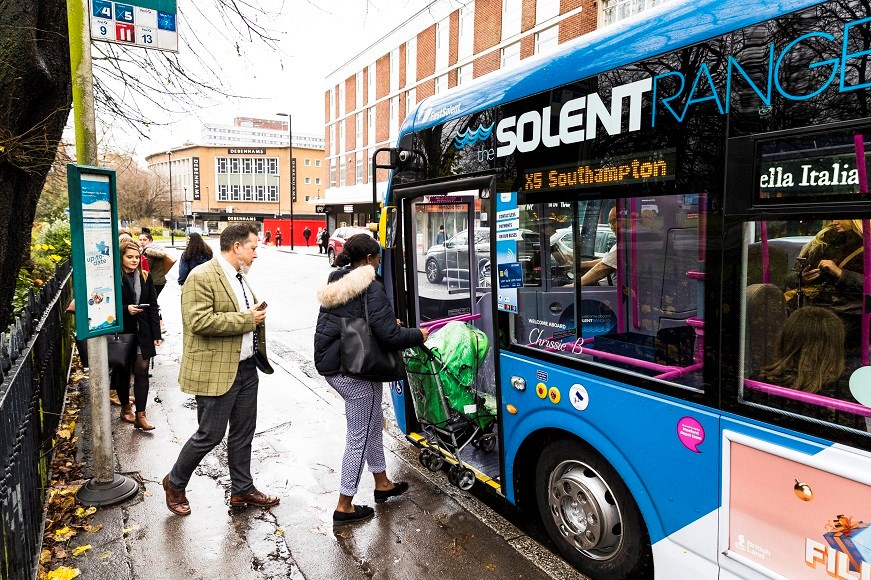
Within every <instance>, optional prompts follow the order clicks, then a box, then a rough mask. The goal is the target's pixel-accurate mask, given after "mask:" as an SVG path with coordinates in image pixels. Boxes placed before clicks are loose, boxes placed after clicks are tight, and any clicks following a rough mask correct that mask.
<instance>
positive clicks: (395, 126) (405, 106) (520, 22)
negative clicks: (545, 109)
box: [317, 0, 666, 229]
mask: <svg viewBox="0 0 871 580" xmlns="http://www.w3.org/2000/svg"><path fill="white" fill-rule="evenodd" d="M664 1H666V0H598V1H596V0H460V1H459V2H457V1H455V0H454V1H447V0H436V1H434V2H431V3H430V4H428V5H427V6H426V7H425V8H424V9H423V10H421V11H420V12H418V13H417V14H416V15H415V16H413V17H411V18H410V19H408V20H407V21H406V22H404V23H403V24H402V25H400V26H399V27H397V28H396V29H394V30H393V31H392V32H391V33H390V34H388V35H386V36H384V37H383V38H381V39H379V40H377V41H376V42H375V43H373V44H372V45H371V46H369V47H368V48H367V49H366V50H364V51H363V52H361V53H359V54H358V55H356V56H355V57H353V58H352V59H350V60H349V61H347V62H346V63H345V64H343V65H342V66H340V67H339V68H338V69H336V70H335V71H333V72H332V73H330V74H329V75H328V76H327V79H326V82H327V90H326V93H325V96H324V101H325V103H324V105H325V109H326V111H325V119H326V130H325V139H326V160H327V174H326V175H327V177H328V180H329V183H328V186H327V188H326V189H325V191H324V198H323V199H318V200H317V203H318V204H319V208H318V209H319V210H320V209H324V210H325V211H326V212H327V220H328V223H329V224H330V228H331V229H332V227H334V226H335V225H341V224H342V223H348V224H351V223H358V222H363V221H366V219H367V218H368V216H369V215H370V213H371V212H372V211H373V208H372V175H371V166H372V154H373V152H374V151H376V150H377V149H379V148H382V147H390V146H392V145H393V144H394V143H395V140H396V136H397V134H398V131H399V126H400V124H401V122H402V120H403V119H404V118H405V116H406V114H407V113H408V112H410V111H411V109H412V108H413V107H414V106H415V104H417V103H418V102H420V101H422V100H423V99H425V98H427V97H429V96H430V95H433V94H436V93H440V92H443V91H446V90H448V89H450V88H452V87H455V86H457V85H463V84H465V83H468V82H471V81H472V80H473V79H476V78H478V77H481V76H483V75H486V74H488V73H490V72H493V71H495V70H498V69H500V68H503V67H507V66H511V65H513V64H514V63H516V62H519V61H520V60H523V59H525V58H528V57H531V56H533V55H536V54H543V53H546V52H548V51H550V50H552V49H553V48H555V47H556V46H557V45H559V44H561V43H564V42H567V41H569V40H571V39H573V38H576V37H578V36H581V35H582V34H586V33H588V32H590V31H592V30H594V29H596V28H597V27H598V26H603V25H608V24H611V23H613V22H616V21H617V20H621V19H623V18H625V17H627V16H630V15H632V14H635V13H636V12H639V11H641V10H645V9H647V8H650V7H652V6H654V5H656V4H660V3H662V2H664ZM386 161H387V159H386V158H385V159H383V160H381V159H379V162H381V163H384V162H386ZM386 179H387V174H386V171H385V170H379V174H378V175H377V180H376V181H377V187H378V197H379V199H380V196H381V194H383V189H384V186H385V184H386Z"/></svg>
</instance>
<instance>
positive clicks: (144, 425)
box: [133, 411, 154, 431]
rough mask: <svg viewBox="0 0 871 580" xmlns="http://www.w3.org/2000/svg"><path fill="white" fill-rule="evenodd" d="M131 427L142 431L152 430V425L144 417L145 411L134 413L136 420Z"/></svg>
mask: <svg viewBox="0 0 871 580" xmlns="http://www.w3.org/2000/svg"><path fill="white" fill-rule="evenodd" d="M133 426H134V427H136V428H137V429H142V430H143V431H153V430H154V425H152V424H151V423H149V422H148V417H146V416H145V411H137V412H136V419H135V420H134V422H133Z"/></svg>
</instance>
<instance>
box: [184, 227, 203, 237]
mask: <svg viewBox="0 0 871 580" xmlns="http://www.w3.org/2000/svg"><path fill="white" fill-rule="evenodd" d="M191 234H200V235H201V236H207V235H209V234H208V232H205V231H203V228H200V227H197V226H188V227H186V228H185V229H184V235H186V236H189V235H191Z"/></svg>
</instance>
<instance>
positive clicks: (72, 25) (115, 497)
mask: <svg viewBox="0 0 871 580" xmlns="http://www.w3.org/2000/svg"><path fill="white" fill-rule="evenodd" d="M88 13H89V6H88V0H68V2H67V17H68V22H69V33H70V67H71V72H72V89H73V124H74V126H75V130H76V157H77V162H78V163H80V164H82V165H91V166H96V165H97V135H96V133H97V132H96V126H97V122H96V115H95V113H94V79H93V69H92V66H91V38H90V32H89V28H88V24H87V23H88V18H87V16H88ZM71 193H72V192H71ZM116 247H117V244H116ZM74 275H76V274H74ZM78 275H84V272H80V273H78ZM79 308H80V310H79V313H78V316H86V315H87V308H86V305H85V304H81V305H79ZM106 343H107V341H106V337H105V336H98V337H94V338H89V339H88V343H87V344H88V359H89V362H90V367H91V371H90V398H91V422H92V434H93V439H94V441H93V452H94V477H93V478H92V479H90V480H89V481H88V482H87V483H85V484H84V485H82V487H80V488H79V491H78V492H76V497H77V498H78V500H79V501H80V502H81V503H83V504H85V505H89V506H99V505H112V504H116V503H120V502H122V501H125V500H127V499H129V498H131V497H133V496H134V495H136V494H137V493H138V491H139V484H138V483H136V481H135V480H134V479H132V478H129V477H126V476H123V475H117V474H115V465H114V464H115V454H114V450H113V448H112V424H111V421H110V420H109V356H108V351H107V347H106Z"/></svg>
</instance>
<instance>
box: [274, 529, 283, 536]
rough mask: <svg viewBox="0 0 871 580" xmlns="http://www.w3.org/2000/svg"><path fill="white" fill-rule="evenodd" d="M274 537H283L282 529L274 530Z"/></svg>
mask: <svg viewBox="0 0 871 580" xmlns="http://www.w3.org/2000/svg"><path fill="white" fill-rule="evenodd" d="M275 535H276V536H283V535H284V528H278V529H276V530H275Z"/></svg>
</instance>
